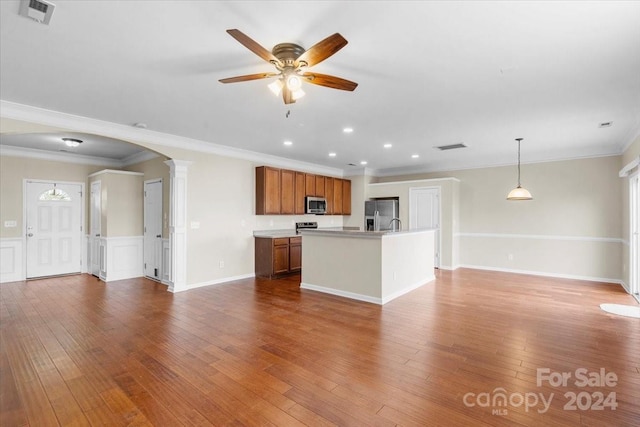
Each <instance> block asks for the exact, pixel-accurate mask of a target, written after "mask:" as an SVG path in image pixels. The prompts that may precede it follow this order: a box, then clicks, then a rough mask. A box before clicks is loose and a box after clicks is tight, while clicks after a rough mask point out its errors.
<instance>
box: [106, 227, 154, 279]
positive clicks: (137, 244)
mask: <svg viewBox="0 0 640 427" xmlns="http://www.w3.org/2000/svg"><path fill="white" fill-rule="evenodd" d="M100 245H101V247H103V248H104V252H102V253H103V256H104V259H103V260H101V267H100V270H101V271H100V276H101V277H100V278H101V279H102V280H104V281H105V282H111V281H114V280H123V279H131V278H134V277H142V276H143V275H144V257H143V253H144V237H143V236H131V237H101V238H100Z"/></svg>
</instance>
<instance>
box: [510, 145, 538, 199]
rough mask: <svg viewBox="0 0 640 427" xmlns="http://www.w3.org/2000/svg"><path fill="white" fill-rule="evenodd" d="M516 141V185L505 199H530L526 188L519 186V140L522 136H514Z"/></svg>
mask: <svg viewBox="0 0 640 427" xmlns="http://www.w3.org/2000/svg"><path fill="white" fill-rule="evenodd" d="M516 141H518V186H517V187H516V188H514V189H513V190H511V191H510V192H509V195H508V196H507V200H532V199H533V197H531V193H529V190H527V189H526V188H522V187H521V186H520V141H522V138H516Z"/></svg>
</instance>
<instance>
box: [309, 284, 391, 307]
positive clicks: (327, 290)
mask: <svg viewBox="0 0 640 427" xmlns="http://www.w3.org/2000/svg"><path fill="white" fill-rule="evenodd" d="M300 288H301V289H306V290H309V291H316V292H322V293H323V294H330V295H335V296H338V297H343V298H350V299H355V300H358V301H364V302H369V303H372V304H377V305H382V304H383V302H382V298H376V297H370V296H368V295H363V294H356V293H354V292H347V291H341V290H339V289H333V288H327V287H325V286H318V285H312V284H311V283H304V282H301V283H300Z"/></svg>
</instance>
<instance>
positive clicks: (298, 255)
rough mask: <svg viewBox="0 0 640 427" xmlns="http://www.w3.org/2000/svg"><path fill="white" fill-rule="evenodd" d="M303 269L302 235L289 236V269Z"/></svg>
mask: <svg viewBox="0 0 640 427" xmlns="http://www.w3.org/2000/svg"><path fill="white" fill-rule="evenodd" d="M301 270H302V237H290V238H289V271H290V272H291V273H295V272H298V271H301Z"/></svg>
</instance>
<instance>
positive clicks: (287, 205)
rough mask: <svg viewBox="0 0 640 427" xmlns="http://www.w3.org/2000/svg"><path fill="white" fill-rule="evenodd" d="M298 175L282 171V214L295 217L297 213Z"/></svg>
mask: <svg viewBox="0 0 640 427" xmlns="http://www.w3.org/2000/svg"><path fill="white" fill-rule="evenodd" d="M295 185H296V173H295V172H294V171H289V170H284V169H282V170H281V171H280V213H281V214H283V215H293V214H295V213H296V203H295V201H296V200H295V197H296V188H295Z"/></svg>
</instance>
